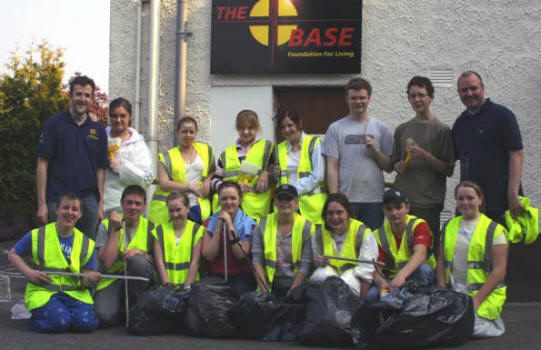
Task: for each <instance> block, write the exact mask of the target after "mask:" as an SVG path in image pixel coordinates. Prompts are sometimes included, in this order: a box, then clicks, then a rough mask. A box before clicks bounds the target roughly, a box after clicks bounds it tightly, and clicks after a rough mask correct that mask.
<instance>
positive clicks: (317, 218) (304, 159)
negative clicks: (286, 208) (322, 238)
mask: <svg viewBox="0 0 541 350" xmlns="http://www.w3.org/2000/svg"><path fill="white" fill-rule="evenodd" d="M319 142H320V139H319V137H317V136H311V135H305V136H304V138H303V140H302V145H301V156H300V160H299V166H298V168H297V180H298V179H300V178H303V177H308V176H310V173H311V172H312V171H313V170H314V168H313V166H312V154H313V153H314V148H315V147H316V146H317V145H318V144H319ZM277 149H278V163H279V164H280V169H281V171H280V184H287V141H283V142H281V143H280V144H278V148H277ZM327 192H328V191H327V188H326V184H325V182H320V183H319V184H318V185H317V186H316V187H315V188H314V189H313V190H311V191H310V192H308V193H304V194H302V195H300V196H299V209H300V211H301V215H302V216H304V217H305V218H307V219H308V220H310V221H311V222H312V223H314V224H321V223H323V218H322V217H321V211H322V210H323V205H325V201H326V200H327Z"/></svg>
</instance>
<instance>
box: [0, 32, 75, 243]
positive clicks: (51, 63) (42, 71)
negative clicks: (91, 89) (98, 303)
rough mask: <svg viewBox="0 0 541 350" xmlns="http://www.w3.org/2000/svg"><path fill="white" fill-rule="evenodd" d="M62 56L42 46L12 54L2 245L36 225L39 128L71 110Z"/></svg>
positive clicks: (4, 99) (1, 82) (1, 110)
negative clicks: (63, 81) (64, 78)
mask: <svg viewBox="0 0 541 350" xmlns="http://www.w3.org/2000/svg"><path fill="white" fill-rule="evenodd" d="M62 56H63V52H62V50H61V49H51V48H50V47H49V46H48V44H47V42H45V41H43V42H42V43H41V44H38V45H36V46H35V47H31V48H30V49H28V50H27V51H26V52H25V54H24V56H23V57H21V56H19V55H17V53H14V54H13V55H12V57H11V59H10V62H9V63H8V64H7V65H6V66H7V68H8V72H7V73H4V74H3V75H2V76H1V77H0V138H1V141H0V142H1V147H0V152H1V156H0V169H1V170H2V176H0V198H2V200H1V201H0V239H11V238H15V237H18V236H20V235H22V234H23V233H24V232H26V231H27V230H28V229H31V228H32V227H35V225H36V221H35V213H36V179H35V175H36V174H35V173H36V152H37V147H38V141H39V132H40V127H41V125H42V123H43V122H44V121H45V120H46V119H47V118H48V117H49V116H51V115H53V114H55V113H58V112H59V111H61V110H64V109H66V108H67V106H68V104H69V99H68V95H67V93H66V92H65V91H64V87H63V85H62V78H63V77H64V63H63V61H62ZM15 231H17V232H15Z"/></svg>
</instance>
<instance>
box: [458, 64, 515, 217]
mask: <svg viewBox="0 0 541 350" xmlns="http://www.w3.org/2000/svg"><path fill="white" fill-rule="evenodd" d="M457 91H458V95H459V96H460V100H461V101H462V103H463V104H464V106H466V108H467V110H465V111H464V112H463V113H462V114H461V115H460V116H459V117H458V118H457V120H456V121H455V124H454V125H453V129H452V133H453V138H454V141H455V149H456V152H457V154H456V156H457V157H458V158H459V159H460V181H464V180H471V181H474V182H476V183H477V184H479V185H480V186H481V189H482V190H483V194H484V196H485V203H486V214H487V216H489V217H490V218H491V219H493V220H496V221H499V222H503V214H504V212H505V211H506V210H507V209H509V210H510V211H511V213H512V214H513V215H520V213H521V212H522V210H523V207H522V205H521V204H520V200H519V194H522V189H521V186H520V179H521V176H522V162H523V159H524V154H523V152H522V137H521V134H520V130H519V127H518V123H517V119H516V117H515V115H514V114H513V112H511V110H509V109H508V108H506V107H505V106H502V105H499V104H496V103H494V102H492V101H490V99H487V98H485V87H484V85H483V81H482V79H481V76H480V75H479V74H478V73H476V72H472V71H467V72H464V73H462V74H461V75H460V77H459V78H458V82H457Z"/></svg>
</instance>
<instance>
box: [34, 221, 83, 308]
mask: <svg viewBox="0 0 541 350" xmlns="http://www.w3.org/2000/svg"><path fill="white" fill-rule="evenodd" d="M93 251H94V241H93V240H91V239H90V238H88V237H87V236H85V235H84V234H83V233H82V232H81V231H79V230H78V229H76V228H73V246H72V249H71V257H70V261H69V262H68V261H66V258H65V257H64V253H63V252H62V247H61V246H60V240H59V239H58V233H57V232H56V222H52V223H50V224H47V225H45V226H42V227H40V228H37V229H34V230H32V263H33V265H34V268H35V269H36V270H41V271H57V272H72V273H81V268H82V267H83V266H84V265H85V264H86V263H87V262H88V260H90V257H91V256H92V252H93ZM49 278H50V279H51V283H49V284H46V285H43V284H41V285H37V284H34V283H32V282H28V284H27V285H26V292H25V295H24V300H25V303H26V308H27V309H28V310H29V311H31V310H33V309H37V308H38V307H42V306H43V305H45V304H47V303H48V302H49V299H51V297H52V296H53V295H54V294H56V293H58V292H59V291H62V292H64V293H66V294H68V295H69V296H70V297H72V298H74V299H77V300H79V301H82V302H84V303H87V304H93V303H94V302H93V300H92V297H91V296H90V291H89V290H88V288H87V287H85V286H83V284H82V282H81V279H80V278H77V277H70V276H59V275H49Z"/></svg>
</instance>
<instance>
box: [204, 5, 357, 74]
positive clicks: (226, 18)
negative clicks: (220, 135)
mask: <svg viewBox="0 0 541 350" xmlns="http://www.w3.org/2000/svg"><path fill="white" fill-rule="evenodd" d="M361 17H362V0H334V1H333V0H213V1H212V40H211V42H212V43H211V64H210V65H211V68H210V72H211V73H212V74H258V73H259V74H261V73H267V74H268V73H270V74H274V73H359V72H360V70H361Z"/></svg>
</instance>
